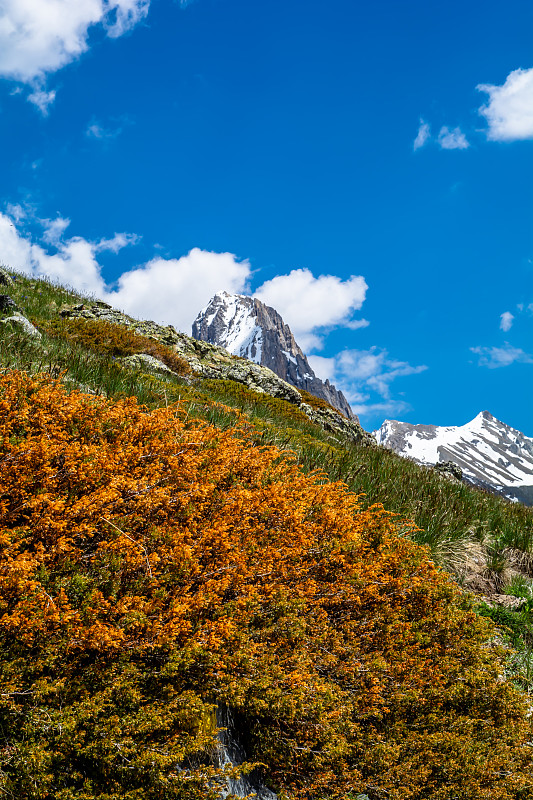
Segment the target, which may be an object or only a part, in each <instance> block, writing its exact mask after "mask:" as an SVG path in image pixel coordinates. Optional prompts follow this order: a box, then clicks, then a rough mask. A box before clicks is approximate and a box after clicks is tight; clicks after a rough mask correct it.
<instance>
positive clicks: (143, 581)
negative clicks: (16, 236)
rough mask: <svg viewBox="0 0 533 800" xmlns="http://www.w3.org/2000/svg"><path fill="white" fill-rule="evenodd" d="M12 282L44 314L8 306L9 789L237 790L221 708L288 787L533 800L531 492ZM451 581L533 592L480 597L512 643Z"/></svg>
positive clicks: (34, 285) (1, 474)
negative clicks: (371, 438)
mask: <svg viewBox="0 0 533 800" xmlns="http://www.w3.org/2000/svg"><path fill="white" fill-rule="evenodd" d="M3 291H4V292H5V293H6V294H9V296H10V297H11V298H12V299H13V301H14V302H15V303H16V304H17V306H18V308H19V309H20V311H21V313H23V314H24V315H25V316H26V317H27V318H28V319H29V320H31V322H32V323H33V324H34V325H35V326H36V327H37V329H38V330H39V331H40V332H41V337H40V338H38V337H32V336H30V335H28V333H27V332H26V331H24V330H23V329H21V327H20V325H17V324H16V323H3V324H2V325H1V327H0V369H1V370H2V373H3V378H2V383H1V387H0V404H1V408H2V418H1V424H2V430H1V436H0V441H1V442H2V453H1V455H0V481H1V485H0V502H1V503H2V511H3V518H4V522H3V528H2V532H1V535H2V544H3V549H2V562H1V566H0V602H1V604H2V611H1V615H2V616H1V617H0V639H1V641H2V653H3V656H2V661H1V671H2V680H3V685H4V687H5V691H4V693H3V694H2V695H1V696H0V698H1V699H0V721H1V722H2V726H3V731H4V744H3V745H2V748H3V749H2V762H1V769H2V772H1V773H0V787H1V788H2V790H3V791H4V793H5V794H6V795H7V796H10V794H11V795H13V794H18V795H19V796H21V797H34V798H46V799H47V798H61V800H70V798H86V799H87V800H92V798H96V797H98V798H102V800H103V798H106V800H115V799H116V800H118V798H132V799H133V798H141V797H143V798H154V799H155V798H165V800H166V798H172V797H175V798H184V800H185V798H191V800H192V798H196V797H198V798H200V797H201V798H208V797H210V796H216V794H217V792H216V790H215V788H214V787H215V785H216V783H217V781H219V782H220V781H221V780H222V776H221V775H220V771H218V772H217V768H216V766H213V763H214V762H213V761H212V759H211V760H210V758H209V753H210V752H211V751H212V749H213V747H214V746H215V729H216V725H215V721H214V711H215V709H216V707H217V706H220V705H221V704H222V705H228V706H230V707H231V708H233V709H235V711H236V713H237V714H238V715H240V717H239V718H240V719H241V723H242V725H243V726H244V727H245V728H246V730H247V735H248V739H249V742H250V752H249V753H248V755H249V758H250V761H251V762H262V763H263V764H265V765H266V766H264V767H262V768H260V769H261V770H262V774H263V775H264V776H265V780H267V781H269V782H270V783H271V785H272V787H273V788H275V789H276V791H278V792H282V793H283V792H285V794H284V795H283V794H281V795H280V796H283V797H286V798H287V799H288V800H296V798H302V799H303V798H309V797H312V798H313V799H314V798H316V800H322V799H323V800H326V799H330V798H331V800H333V798H350V797H351V798H353V797H356V796H357V794H358V793H361V792H364V793H365V794H367V796H368V797H369V798H371V800H384V799H385V798H394V800H396V799H397V800H404V798H405V800H407V798H413V799H414V798H420V800H422V798H431V800H452V798H460V800H478V799H479V798H487V799H488V798H491V799H494V798H495V799H498V798H501V800H511V798H514V800H518V799H519V798H529V797H533V788H532V785H533V784H532V779H531V769H532V766H533V765H532V763H531V756H530V747H529V746H528V745H526V742H528V741H529V740H530V739H531V733H532V732H531V730H530V723H529V721H528V718H527V703H526V698H525V695H524V694H523V693H521V692H520V691H519V690H518V689H515V688H513V684H514V685H516V686H521V687H524V688H526V689H527V688H529V685H530V673H531V667H530V657H529V653H530V649H529V645H530V632H529V631H530V628H529V616H530V613H531V611H530V609H531V606H532V602H531V599H530V597H531V588H530V587H531V580H530V577H529V576H530V570H531V558H530V550H531V537H532V534H533V512H532V511H531V510H530V509H526V508H524V507H523V506H520V505H518V504H511V503H508V502H506V501H504V500H502V499H501V498H498V497H495V496H492V495H489V494H486V493H483V492H479V491H477V490H475V489H472V488H471V487H468V486H466V485H464V484H461V483H455V482H450V481H449V480H447V479H445V478H443V477H441V476H439V475H438V474H436V473H435V472H434V471H432V470H429V469H425V468H421V467H418V466H416V465H415V464H413V463H410V462H407V461H405V460H403V459H400V458H399V457H397V456H395V455H394V454H393V453H391V452H389V451H386V450H384V449H382V448H379V447H369V446H361V445H355V444H353V443H349V442H347V441H344V440H342V439H341V438H340V437H339V436H338V435H337V434H335V433H331V432H328V431H326V430H324V429H323V428H322V427H321V426H319V425H316V424H313V423H312V422H311V421H310V419H309V418H308V416H306V414H305V413H303V411H302V410H301V409H300V408H299V407H298V406H297V405H294V404H292V403H289V402H286V401H284V400H282V399H280V398H274V397H269V396H268V395H265V394H261V393H259V392H255V391H252V390H250V389H249V388H247V387H246V386H243V385H242V384H239V383H236V382H234V381H225V380H213V379H205V378H202V377H198V376H197V375H195V374H194V373H193V372H191V369H190V365H189V364H188V363H187V362H186V361H184V360H183V359H182V358H181V357H180V355H179V354H177V353H176V352H175V351H174V350H173V349H172V348H169V347H167V346H165V345H164V344H161V342H156V341H154V340H153V339H150V338H147V337H142V336H139V334H134V333H133V332H132V331H131V330H126V329H119V328H118V327H117V326H114V325H110V324H109V323H104V322H98V323H94V322H90V321H89V322H87V321H85V322H84V321H81V320H77V319H68V318H63V317H61V315H60V311H61V309H62V308H63V307H64V306H69V307H71V306H72V305H74V304H76V303H78V304H79V303H83V302H86V301H87V298H82V297H80V296H79V295H76V294H74V293H72V292H69V291H68V290H66V289H64V288H62V287H57V286H52V285H50V284H48V283H46V282H41V281H38V282H36V281H31V280H29V279H27V278H24V277H22V276H16V280H15V282H14V283H13V284H12V285H9V286H5V287H3ZM9 313H10V311H9V310H8V311H7V313H6V314H4V319H5V318H6V317H7V316H8V315H9ZM138 354H148V355H150V356H152V357H153V358H157V359H158V360H159V361H160V362H161V364H163V365H164V367H166V370H165V371H162V370H159V371H157V372H150V371H146V365H143V363H142V362H135V360H133V361H131V360H129V361H126V362H124V361H122V359H123V358H128V359H131V358H132V357H133V358H134V357H136V356H138ZM13 370H16V371H15V372H13ZM37 374H39V375H40V377H37V378H31V377H29V376H31V375H37ZM80 389H81V393H80V391H79V390H80ZM306 399H307V400H310V401H311V402H313V401H312V399H311V398H306ZM139 403H140V404H141V406H139ZM330 481H334V482H335V483H330ZM339 482H340V483H339ZM381 504H382V505H383V507H384V508H385V509H387V511H386V512H384V511H383V509H382V508H381ZM410 539H413V540H414V541H415V542H418V543H423V544H426V545H428V546H429V550H428V549H423V548H420V547H417V546H416V545H414V544H412V543H411V541H410ZM434 562H436V563H437V564H438V565H440V566H443V567H445V568H446V569H447V570H448V571H449V572H450V573H451V574H452V575H453V577H454V581H455V583H454V581H451V580H450V579H449V578H447V577H446V575H445V573H444V572H441V571H437V570H436V569H435V566H434ZM531 574H533V570H532V571H531ZM457 582H458V583H465V584H467V585H470V586H472V587H473V588H476V589H477V590H478V591H479V592H482V593H484V594H485V595H487V596H489V598H491V599H492V600H493V601H494V600H495V596H496V595H502V594H504V593H505V591H507V592H508V593H509V596H511V595H517V596H521V597H522V598H524V601H525V602H524V603H523V606H522V609H521V610H520V611H512V610H509V609H508V608H505V607H503V606H501V605H497V604H496V603H495V602H494V603H493V604H492V605H491V606H485V608H484V613H485V614H489V615H492V616H493V617H494V618H496V619H497V621H498V622H499V623H500V624H502V625H505V626H507V628H508V637H509V641H511V640H512V641H513V642H514V644H515V645H518V647H519V651H518V653H512V652H511V651H508V652H507V653H506V652H504V651H499V650H498V649H497V648H495V647H494V645H493V644H490V642H491V637H492V636H493V634H492V633H491V627H490V624H489V623H488V622H487V621H485V620H483V619H482V617H481V616H479V614H475V613H473V611H472V610H471V608H470V605H471V602H470V600H469V599H468V597H467V596H465V595H464V594H463V593H462V591H461V590H460V588H459V587H458V586H457ZM500 641H503V642H504V643H505V641H504V640H503V639H502V638H501V636H500ZM502 659H503V660H502ZM504 673H505V674H507V677H508V681H507V682H502V680H501V676H502V675H503V674H504ZM202 754H203V755H202ZM177 764H180V765H181V767H180V769H177V768H176V765H177ZM2 782H3V783H2Z"/></svg>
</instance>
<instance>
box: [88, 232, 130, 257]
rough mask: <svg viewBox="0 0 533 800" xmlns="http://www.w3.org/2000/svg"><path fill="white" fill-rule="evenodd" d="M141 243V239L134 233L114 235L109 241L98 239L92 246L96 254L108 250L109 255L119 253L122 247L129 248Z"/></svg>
mask: <svg viewBox="0 0 533 800" xmlns="http://www.w3.org/2000/svg"><path fill="white" fill-rule="evenodd" d="M140 241H141V237H140V236H138V235H137V234H136V233H115V234H114V236H112V237H111V239H100V241H99V242H96V243H95V244H94V250H95V252H96V253H101V252H103V251H104V250H109V251H110V252H111V253H119V252H120V251H121V250H122V249H123V248H124V247H131V246H132V245H136V244H138V243H139V242H140Z"/></svg>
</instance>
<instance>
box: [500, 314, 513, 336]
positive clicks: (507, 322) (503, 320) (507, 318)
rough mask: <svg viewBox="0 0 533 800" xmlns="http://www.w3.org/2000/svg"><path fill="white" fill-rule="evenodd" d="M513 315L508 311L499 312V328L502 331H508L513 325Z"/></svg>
mask: <svg viewBox="0 0 533 800" xmlns="http://www.w3.org/2000/svg"><path fill="white" fill-rule="evenodd" d="M513 320H514V316H513V314H511V312H510V311H504V312H503V314H500V329H501V330H502V331H505V332H507V331H510V330H511V327H512V325H513Z"/></svg>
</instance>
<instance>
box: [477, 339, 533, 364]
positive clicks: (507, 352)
mask: <svg viewBox="0 0 533 800" xmlns="http://www.w3.org/2000/svg"><path fill="white" fill-rule="evenodd" d="M470 350H471V352H472V353H475V355H477V356H479V359H478V366H480V367H488V368H489V369H498V368H499V367H508V366H510V365H511V364H533V356H531V355H529V353H526V352H524V350H521V349H520V348H519V347H513V346H512V345H510V344H509V343H508V342H505V344H504V345H503V347H471V348H470Z"/></svg>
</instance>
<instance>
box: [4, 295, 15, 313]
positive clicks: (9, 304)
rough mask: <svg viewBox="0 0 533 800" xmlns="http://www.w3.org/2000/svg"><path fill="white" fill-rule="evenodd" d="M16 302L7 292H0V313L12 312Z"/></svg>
mask: <svg viewBox="0 0 533 800" xmlns="http://www.w3.org/2000/svg"><path fill="white" fill-rule="evenodd" d="M16 308H17V304H16V303H15V301H14V300H13V299H12V298H11V297H10V296H9V295H8V294H0V314H12V313H13V311H15V309H16Z"/></svg>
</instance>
